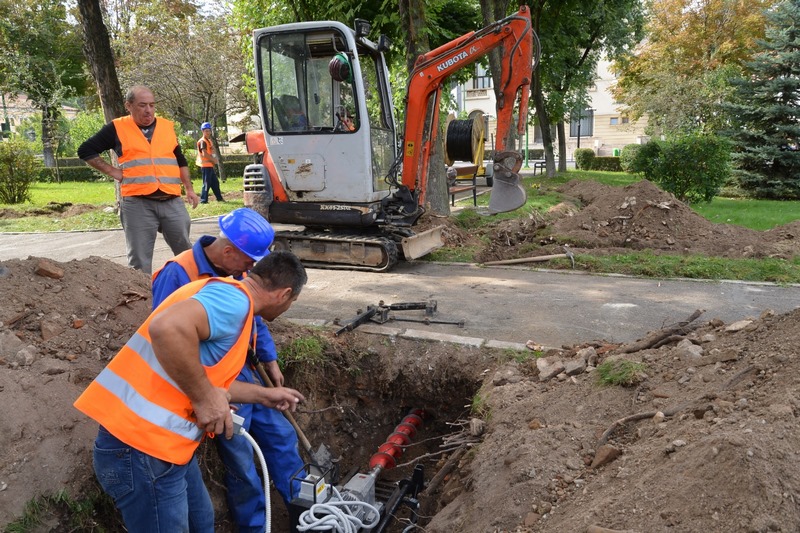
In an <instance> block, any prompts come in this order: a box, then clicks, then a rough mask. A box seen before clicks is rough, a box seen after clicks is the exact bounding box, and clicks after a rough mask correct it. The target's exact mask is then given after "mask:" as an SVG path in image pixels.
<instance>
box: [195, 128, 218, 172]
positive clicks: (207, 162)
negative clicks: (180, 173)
mask: <svg viewBox="0 0 800 533" xmlns="http://www.w3.org/2000/svg"><path fill="white" fill-rule="evenodd" d="M200 143H203V144H204V145H205V147H204V148H203V149H202V150H201V149H200ZM197 155H198V161H199V163H200V164H199V165H197V166H199V167H206V168H207V167H213V166H214V162H215V161H216V160H215V158H214V143H213V142H211V139H206V138H205V136H203V137H202V138H200V140H199V141H197Z"/></svg>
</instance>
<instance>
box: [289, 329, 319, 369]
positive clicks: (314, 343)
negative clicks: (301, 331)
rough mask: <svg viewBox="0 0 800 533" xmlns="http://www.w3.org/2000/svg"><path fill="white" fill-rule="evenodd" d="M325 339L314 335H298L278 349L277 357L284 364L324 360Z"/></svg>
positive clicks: (313, 362) (306, 363) (310, 362)
mask: <svg viewBox="0 0 800 533" xmlns="http://www.w3.org/2000/svg"><path fill="white" fill-rule="evenodd" d="M324 352H325V341H324V340H323V339H321V338H320V337H318V336H316V335H311V336H308V337H299V338H297V339H292V341H291V342H290V343H289V344H287V345H285V346H282V347H281V348H280V349H279V350H278V358H279V360H280V362H281V363H282V364H284V365H290V364H293V363H302V364H304V365H316V364H320V363H323V362H324V361H325V353H324Z"/></svg>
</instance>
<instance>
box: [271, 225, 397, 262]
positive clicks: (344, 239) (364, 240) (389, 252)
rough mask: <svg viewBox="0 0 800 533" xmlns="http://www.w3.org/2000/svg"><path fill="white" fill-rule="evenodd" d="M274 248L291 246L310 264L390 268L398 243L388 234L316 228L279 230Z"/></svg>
mask: <svg viewBox="0 0 800 533" xmlns="http://www.w3.org/2000/svg"><path fill="white" fill-rule="evenodd" d="M273 243H274V244H273V247H274V249H275V250H288V251H290V252H292V253H294V254H295V255H297V257H299V258H300V260H301V261H302V262H303V264H304V265H305V266H307V267H314V268H327V269H332V270H363V271H368V272H388V271H389V270H391V269H392V268H393V267H394V266H395V265H396V264H397V261H398V249H397V244H396V243H395V242H394V241H392V240H391V239H388V238H386V237H381V236H364V235H347V234H335V233H326V232H313V231H279V232H277V233H275V240H274V241H273Z"/></svg>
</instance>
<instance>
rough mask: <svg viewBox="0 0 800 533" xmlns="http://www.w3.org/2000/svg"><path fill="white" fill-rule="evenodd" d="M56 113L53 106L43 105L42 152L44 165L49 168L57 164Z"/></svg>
mask: <svg viewBox="0 0 800 533" xmlns="http://www.w3.org/2000/svg"><path fill="white" fill-rule="evenodd" d="M54 114H55V112H54V108H53V107H52V106H48V105H44V106H42V154H43V156H44V166H45V167H47V168H53V167H55V166H56V159H55V154H54V153H53V134H54V132H53V127H54V125H55V120H54V119H55V117H54V116H53V115H54Z"/></svg>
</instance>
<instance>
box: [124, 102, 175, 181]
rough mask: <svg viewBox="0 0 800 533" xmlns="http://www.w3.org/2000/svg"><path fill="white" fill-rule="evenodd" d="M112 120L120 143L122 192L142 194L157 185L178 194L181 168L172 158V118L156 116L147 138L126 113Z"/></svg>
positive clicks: (173, 143) (173, 138) (173, 150)
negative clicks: (153, 126)
mask: <svg viewBox="0 0 800 533" xmlns="http://www.w3.org/2000/svg"><path fill="white" fill-rule="evenodd" d="M112 123H113V124H114V129H116V131H117V137H119V142H120V144H121V145H122V155H121V156H120V157H119V164H120V168H122V183H121V185H120V191H121V193H122V196H145V195H148V194H151V193H154V192H156V191H157V190H159V189H160V190H162V191H164V192H165V193H167V194H171V195H174V196H180V195H181V171H180V168H179V167H178V160H177V159H175V147H176V146H178V138H177V137H176V136H175V129H174V128H173V125H172V122H170V121H169V120H166V119H163V118H159V119H158V120H156V123H155V130H153V138H152V139H151V140H150V142H147V138H145V136H144V134H143V133H142V130H140V129H139V126H138V125H137V124H136V122H134V120H133V118H132V117H131V116H130V115H129V116H125V117H121V118H115V119H114V120H113V122H112Z"/></svg>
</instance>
